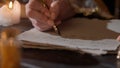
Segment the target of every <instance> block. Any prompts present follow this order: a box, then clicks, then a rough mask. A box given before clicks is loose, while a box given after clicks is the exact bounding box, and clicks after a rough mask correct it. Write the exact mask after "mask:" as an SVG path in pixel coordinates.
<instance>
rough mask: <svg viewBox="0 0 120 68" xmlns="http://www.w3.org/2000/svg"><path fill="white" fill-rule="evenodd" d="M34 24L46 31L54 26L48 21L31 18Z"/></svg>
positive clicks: (40, 29)
mask: <svg viewBox="0 0 120 68" xmlns="http://www.w3.org/2000/svg"><path fill="white" fill-rule="evenodd" d="M30 20H31V22H32V24H33V26H34V27H35V28H36V29H38V30H39V31H46V30H49V29H51V28H52V26H50V25H48V24H47V23H44V22H41V21H37V20H35V19H33V18H30Z"/></svg>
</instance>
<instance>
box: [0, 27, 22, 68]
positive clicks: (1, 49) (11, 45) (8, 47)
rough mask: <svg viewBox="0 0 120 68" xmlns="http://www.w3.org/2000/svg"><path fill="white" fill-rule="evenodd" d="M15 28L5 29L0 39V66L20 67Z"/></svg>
mask: <svg viewBox="0 0 120 68" xmlns="http://www.w3.org/2000/svg"><path fill="white" fill-rule="evenodd" d="M12 31H14V32H16V30H15V29H6V30H4V31H3V32H2V33H1V39H0V56H1V60H0V61H1V62H0V64H1V65H0V68H20V57H21V56H20V54H21V53H20V42H19V41H18V40H16V37H15V36H16V34H17V33H14V32H13V33H11V32H12Z"/></svg>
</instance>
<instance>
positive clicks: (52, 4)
mask: <svg viewBox="0 0 120 68" xmlns="http://www.w3.org/2000/svg"><path fill="white" fill-rule="evenodd" d="M58 2H59V1H58V0H57V1H56V0H55V1H53V2H52V3H51V5H50V6H51V7H54V6H55V5H56V4H57V3H58Z"/></svg>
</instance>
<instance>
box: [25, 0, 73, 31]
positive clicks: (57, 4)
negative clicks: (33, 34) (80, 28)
mask: <svg viewBox="0 0 120 68" xmlns="http://www.w3.org/2000/svg"><path fill="white" fill-rule="evenodd" d="M44 3H45V4H46V6H45V5H43V4H42V3H41V2H40V0H29V2H28V4H27V5H26V15H27V16H28V17H29V19H30V20H31V22H32V24H33V26H34V27H35V28H37V29H38V30H40V31H45V30H49V29H50V28H52V26H53V22H54V23H55V24H56V25H58V24H60V23H61V21H62V20H64V19H66V18H69V17H71V16H73V15H74V14H75V13H74V11H73V10H72V8H71V7H70V4H69V2H68V0H45V1H44Z"/></svg>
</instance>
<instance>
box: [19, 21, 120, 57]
mask: <svg viewBox="0 0 120 68" xmlns="http://www.w3.org/2000/svg"><path fill="white" fill-rule="evenodd" d="M80 20H81V19H80ZM87 20H89V19H87ZM98 21H99V20H98ZM91 24H92V23H91ZM101 24H102V23H101ZM96 26H97V24H96ZM80 27H82V26H80ZM83 30H84V29H83ZM96 30H97V29H96ZM103 31H104V30H103ZM98 32H99V31H98ZM18 39H19V40H22V41H24V44H26V45H24V47H32V48H42V49H68V50H78V51H84V52H87V53H91V54H95V55H100V54H106V53H107V51H113V50H116V48H117V47H118V45H119V42H118V41H116V39H111V38H110V39H109V38H108V39H107V38H105V39H100V40H87V39H81V38H68V37H62V36H56V35H53V34H50V33H45V32H40V31H38V30H37V29H35V28H33V29H31V30H29V31H26V32H24V33H21V34H20V35H19V36H18Z"/></svg>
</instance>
